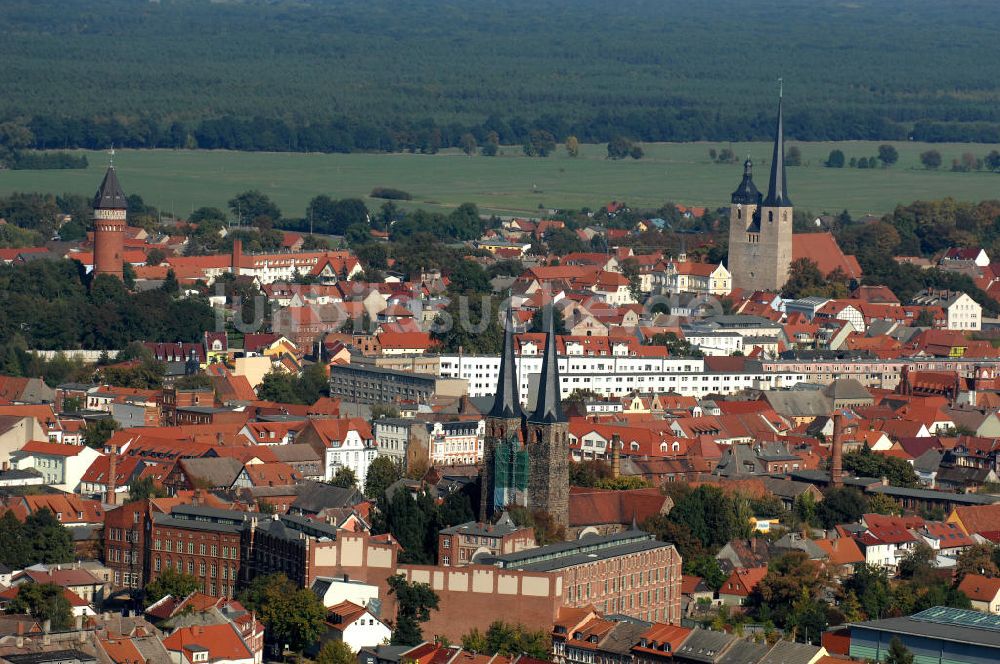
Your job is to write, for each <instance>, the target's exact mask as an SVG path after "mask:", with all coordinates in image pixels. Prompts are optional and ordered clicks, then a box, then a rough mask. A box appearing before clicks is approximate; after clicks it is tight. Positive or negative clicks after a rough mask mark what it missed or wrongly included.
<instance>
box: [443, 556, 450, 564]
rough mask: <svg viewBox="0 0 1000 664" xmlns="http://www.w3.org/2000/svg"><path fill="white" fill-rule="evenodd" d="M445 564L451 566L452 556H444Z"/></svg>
mask: <svg viewBox="0 0 1000 664" xmlns="http://www.w3.org/2000/svg"><path fill="white" fill-rule="evenodd" d="M443 563H444V564H445V565H450V564H451V556H444V558H443Z"/></svg>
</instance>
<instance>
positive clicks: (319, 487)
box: [292, 482, 363, 514]
mask: <svg viewBox="0 0 1000 664" xmlns="http://www.w3.org/2000/svg"><path fill="white" fill-rule="evenodd" d="M298 486H299V492H298V496H297V497H296V498H295V502H294V503H292V509H293V510H299V511H301V512H310V513H313V514H316V513H319V512H321V511H322V510H324V509H325V508H327V507H350V506H351V505H357V504H358V503H359V502H361V500H362V498H363V497H362V496H361V494H360V493H359V492H358V490H357V489H344V488H341V487H339V486H333V485H332V484H326V483H324V482H302V483H301V484H299V485H298Z"/></svg>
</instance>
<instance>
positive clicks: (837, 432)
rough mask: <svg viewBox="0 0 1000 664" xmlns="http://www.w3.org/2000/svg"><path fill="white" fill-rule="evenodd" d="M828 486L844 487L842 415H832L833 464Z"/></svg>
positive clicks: (840, 413) (838, 413)
mask: <svg viewBox="0 0 1000 664" xmlns="http://www.w3.org/2000/svg"><path fill="white" fill-rule="evenodd" d="M830 485H831V486H835V487H840V486H843V485H844V413H843V412H842V411H840V410H838V411H837V412H836V413H834V415H833V462H832V464H831V466H830Z"/></svg>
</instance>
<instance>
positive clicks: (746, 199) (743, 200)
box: [732, 155, 760, 205]
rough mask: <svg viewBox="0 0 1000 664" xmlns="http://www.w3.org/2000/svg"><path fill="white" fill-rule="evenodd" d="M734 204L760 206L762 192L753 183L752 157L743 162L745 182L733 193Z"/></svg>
mask: <svg viewBox="0 0 1000 664" xmlns="http://www.w3.org/2000/svg"><path fill="white" fill-rule="evenodd" d="M732 202H733V205H760V192H759V191H757V185H755V184H754V183H753V162H752V161H750V155H747V160H746V161H745V162H743V181H742V182H740V186H739V187H737V188H736V191H734V192H733V197H732Z"/></svg>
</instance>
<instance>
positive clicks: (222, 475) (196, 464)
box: [178, 457, 243, 489]
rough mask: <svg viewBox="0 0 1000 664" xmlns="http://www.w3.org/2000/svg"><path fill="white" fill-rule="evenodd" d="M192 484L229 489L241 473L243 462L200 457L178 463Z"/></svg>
mask: <svg viewBox="0 0 1000 664" xmlns="http://www.w3.org/2000/svg"><path fill="white" fill-rule="evenodd" d="M178 463H179V464H180V466H181V468H182V469H183V471H184V474H185V475H187V477H188V479H189V480H191V482H192V484H198V483H199V481H201V482H204V483H206V484H207V485H208V486H210V487H213V488H214V487H224V488H227V489H228V488H229V487H231V486H232V485H233V483H234V482H235V481H236V478H237V477H239V475H240V473H241V472H243V462H241V461H240V460H239V459H234V458H233V457H201V458H195V459H181V460H180V461H178Z"/></svg>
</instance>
